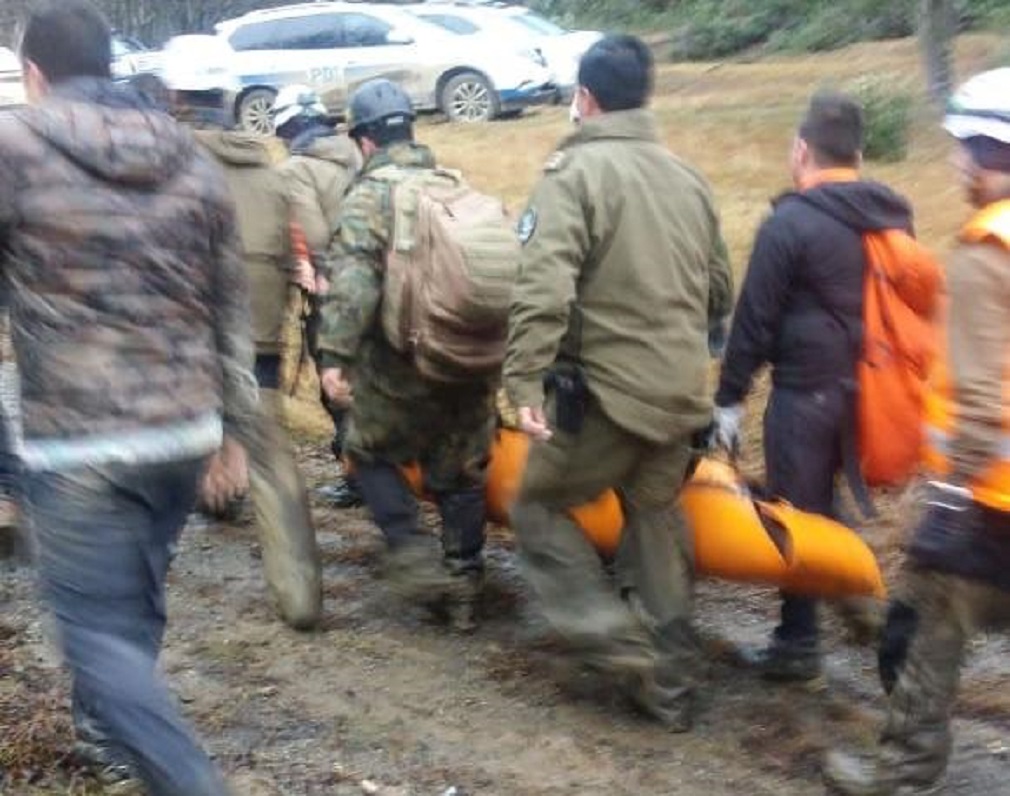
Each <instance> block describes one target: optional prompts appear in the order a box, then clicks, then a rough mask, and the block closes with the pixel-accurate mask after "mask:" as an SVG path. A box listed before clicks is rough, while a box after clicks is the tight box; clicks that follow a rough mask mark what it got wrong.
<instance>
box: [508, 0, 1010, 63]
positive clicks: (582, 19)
mask: <svg viewBox="0 0 1010 796" xmlns="http://www.w3.org/2000/svg"><path fill="white" fill-rule="evenodd" d="M528 2H529V3H530V4H531V5H532V6H533V7H534V8H537V9H538V10H540V11H543V12H544V13H546V14H549V15H551V16H554V17H556V18H559V19H561V20H562V21H563V22H565V23H567V24H569V25H572V26H575V27H578V26H580V25H589V26H593V27H602V28H618V29H626V30H627V29H631V30H651V31H658V30H667V31H672V32H673V36H672V38H673V45H672V48H671V51H670V55H671V57H672V58H673V60H703V59H708V58H725V57H726V56H729V55H734V54H736V53H739V52H743V51H746V50H749V49H753V48H756V47H760V48H762V49H765V50H786V51H794V52H814V51H821V50H830V49H834V48H837V47H843V46H845V45H848V44H852V43H853V42H857V41H871V40H879V39H890V38H897V37H902V36H911V35H913V34H914V33H915V30H916V25H917V22H918V9H919V4H920V0H641V1H640V2H629V0H528ZM954 13H955V15H956V17H957V20H958V26H959V28H960V29H961V30H974V29H980V28H990V29H993V30H1001V29H1003V28H1004V27H1005V26H1006V25H1008V24H1010V0H954Z"/></svg>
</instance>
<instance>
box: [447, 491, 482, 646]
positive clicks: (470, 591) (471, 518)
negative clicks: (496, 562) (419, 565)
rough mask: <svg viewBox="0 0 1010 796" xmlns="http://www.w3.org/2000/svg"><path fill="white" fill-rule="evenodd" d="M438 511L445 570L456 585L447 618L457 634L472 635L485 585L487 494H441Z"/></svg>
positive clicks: (451, 594) (448, 606) (459, 492)
mask: <svg viewBox="0 0 1010 796" xmlns="http://www.w3.org/2000/svg"><path fill="white" fill-rule="evenodd" d="M438 509H439V514H440V515H441V517H442V550H443V552H444V555H445V567H446V569H447V570H448V571H449V572H450V573H451V574H453V575H454V576H455V577H454V580H455V581H456V585H455V588H454V589H453V590H452V592H451V593H450V595H449V600H448V603H447V605H446V609H447V613H448V617H447V618H448V620H449V624H450V625H451V627H452V628H453V629H454V630H456V631H457V632H460V633H472V632H474V631H475V630H476V629H477V618H478V608H479V600H480V595H481V591H482V589H483V585H484V558H483V549H484V524H485V511H486V510H485V504H484V490H483V489H482V488H477V487H474V488H471V489H464V490H460V491H457V492H449V493H443V494H440V495H439V496H438Z"/></svg>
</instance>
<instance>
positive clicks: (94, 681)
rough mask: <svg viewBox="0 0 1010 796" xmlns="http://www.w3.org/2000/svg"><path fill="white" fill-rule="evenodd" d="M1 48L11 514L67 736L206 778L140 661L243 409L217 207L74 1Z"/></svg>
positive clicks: (214, 782) (175, 139) (226, 204)
mask: <svg viewBox="0 0 1010 796" xmlns="http://www.w3.org/2000/svg"><path fill="white" fill-rule="evenodd" d="M21 58H22V62H23V67H24V79H25V86H26V91H27V95H28V97H29V100H30V103H31V107H29V108H27V109H25V110H21V111H17V112H14V113H10V114H6V115H4V116H3V118H2V119H0V172H2V178H0V185H2V186H3V187H4V192H3V193H2V194H0V236H2V245H0V250H2V252H3V264H2V267H3V268H4V269H5V272H6V277H7V278H8V281H9V283H10V287H11V292H10V313H11V320H12V325H13V341H14V349H15V354H16V357H17V362H18V366H19V369H20V376H21V401H22V410H23V425H24V465H25V469H26V473H25V475H24V481H23V483H24V492H25V502H26V507H27V516H28V520H29V523H30V527H31V531H32V533H33V534H34V537H35V540H36V543H37V548H38V566H39V572H40V579H41V588H42V593H43V596H44V598H45V599H46V601H47V602H48V605H49V607H50V608H51V609H52V611H53V613H54V615H55V618H56V626H57V629H58V631H59V636H60V642H61V644H62V648H63V652H64V655H65V657H66V661H67V664H68V665H69V667H70V671H71V674H72V677H73V710H74V719H75V724H76V727H77V730H78V733H79V735H80V737H81V741H82V744H81V745H80V749H79V751H81V752H82V753H86V754H87V756H88V758H89V760H90V761H91V762H93V763H98V764H101V765H104V766H105V767H106V773H110V774H111V773H117V774H120V773H132V774H134V775H136V776H138V777H139V778H140V779H141V780H143V782H144V784H145V785H146V787H147V789H148V790H149V792H151V793H152V794H156V795H157V796H204V795H206V796H218V795H219V794H223V793H226V792H227V791H226V788H225V785H224V783H223V781H222V779H221V777H220V776H219V774H218V773H217V771H216V770H215V768H214V766H213V765H212V763H211V762H210V760H209V759H208V757H207V755H206V754H205V753H204V751H203V750H202V749H201V748H200V746H199V744H198V743H197V741H196V739H195V738H194V736H193V733H192V731H191V730H190V729H189V727H188V726H187V725H186V724H185V723H184V721H183V719H182V717H181V716H180V714H179V711H178V709H177V707H176V705H175V702H174V700H173V699H172V696H171V694H170V693H169V691H168V689H167V688H166V686H165V684H164V683H163V682H162V680H161V678H160V677H159V676H158V675H157V661H158V656H159V652H160V649H161V644H162V635H163V632H164V628H165V619H166V617H165V579H166V575H167V573H168V568H169V562H170V559H171V555H172V549H173V547H174V545H175V543H176V540H177V537H178V535H179V532H180V529H181V528H182V526H183V524H184V522H185V520H186V516H187V514H188V513H189V511H190V510H191V508H192V507H193V504H194V500H195V496H196V491H197V485H198V483H199V480H200V476H201V473H202V471H203V468H204V466H205V463H206V460H207V457H208V456H209V455H210V454H211V453H212V452H213V451H215V450H216V449H217V448H218V447H219V446H220V444H221V439H222V431H223V428H227V429H229V431H230V433H233V434H239V430H240V429H244V428H249V427H250V425H251V423H252V418H254V416H255V412H256V400H257V398H256V385H255V382H254V380H253V376H252V365H253V350H252V345H251V335H250V331H249V309H248V291H247V288H246V276H245V269H244V268H243V266H242V263H241V261H240V260H239V259H238V257H237V256H236V241H235V221H234V211H233V209H232V204H231V200H230V198H229V196H228V191H227V186H226V185H225V184H224V182H223V180H222V179H221V176H220V172H219V171H218V170H217V167H216V166H214V165H213V164H212V162H211V160H210V158H208V157H207V156H206V155H204V154H203V153H202V151H201V150H200V148H199V147H198V146H197V145H196V144H195V143H194V141H193V139H192V137H191V136H190V135H189V134H188V133H187V132H186V131H185V130H183V129H182V128H180V127H179V126H178V125H177V124H176V123H175V122H174V121H173V120H172V119H171V118H170V117H168V116H167V115H165V114H163V113H160V112H158V111H156V110H155V109H153V108H152V107H151V105H150V101H149V100H148V99H147V98H145V97H144V96H143V95H142V94H140V93H138V92H137V90H136V89H134V88H130V87H122V86H117V85H115V84H114V83H112V82H111V80H110V79H109V61H110V35H109V28H108V26H107V24H106V22H105V21H104V20H103V18H102V17H101V15H100V14H99V13H98V11H97V10H95V8H94V7H93V6H91V5H90V4H88V3H87V2H83V1H80V0H59V1H58V2H53V3H49V4H45V5H41V6H39V7H38V8H37V10H35V11H34V12H32V13H31V14H30V15H29V17H28V19H27V20H26V23H25V27H24V33H23V40H22V44H21ZM239 438H241V435H239Z"/></svg>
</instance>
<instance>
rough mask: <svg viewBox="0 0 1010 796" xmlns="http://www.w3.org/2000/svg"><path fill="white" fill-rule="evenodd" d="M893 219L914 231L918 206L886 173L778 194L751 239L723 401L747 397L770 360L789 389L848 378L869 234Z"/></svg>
mask: <svg viewBox="0 0 1010 796" xmlns="http://www.w3.org/2000/svg"><path fill="white" fill-rule="evenodd" d="M895 228H897V229H906V230H908V231H909V232H911V231H912V213H911V209H910V208H909V205H908V203H907V202H906V201H905V200H904V199H903V198H902V197H900V196H899V195H898V194H896V193H895V192H894V191H892V190H891V189H890V188H888V187H887V186H885V185H881V184H880V183H876V182H870V181H853V182H830V183H824V184H822V185H820V186H818V187H816V188H813V189H811V190H808V191H804V192H803V193H788V194H785V195H784V196H782V197H780V198H779V199H778V200H777V201H776V202H775V203H774V212H773V213H772V215H771V216H770V217H769V218H768V220H766V221H765V223H764V224H763V225H762V227H761V229H760V231H759V232H758V235H757V240H756V241H755V244H754V250H753V252H752V254H751V259H750V264H749V265H748V268H747V274H746V277H745V279H744V283H743V288H742V290H741V293H740V298H739V300H738V303H737V307H736V311H735V314H734V318H733V326H732V330H731V332H730V337H729V343H728V345H727V348H726V354H725V357H724V360H723V367H722V375H721V378H720V382H719V390H718V392H717V393H716V403H717V404H718V405H719V406H731V405H733V404H737V403H740V402H741V401H742V400H743V399H744V398H745V397H746V395H747V393H748V391H749V390H750V386H751V382H752V380H753V378H754V375H755V373H756V372H757V371H758V369H759V368H761V367H762V366H763V365H765V364H770V365H771V366H772V379H773V382H774V384H775V386H777V387H784V388H787V389H796V390H818V389H823V388H825V387H827V386H830V385H832V384H836V383H838V382H839V381H844V380H849V381H851V380H852V379H853V378H854V377H855V367H856V362H857V360H858V357H859V351H860V346H861V343H862V327H863V274H864V270H865V267H866V262H865V259H864V255H863V242H862V235H863V233H864V232H867V231H870V230H881V229H895Z"/></svg>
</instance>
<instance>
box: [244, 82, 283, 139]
mask: <svg viewBox="0 0 1010 796" xmlns="http://www.w3.org/2000/svg"><path fill="white" fill-rule="evenodd" d="M276 98H277V93H276V92H275V91H271V90H270V89H268V88H257V89H253V90H252V91H250V92H249V93H248V94H246V95H245V96H244V97H242V100H241V101H240V102H239V105H238V124H239V127H241V128H242V129H243V130H247V131H248V132H250V133H259V134H260V135H272V134H273V131H274V120H273V117H272V116H271V115H270V111H271V110H273V107H274V100H275V99H276Z"/></svg>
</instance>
